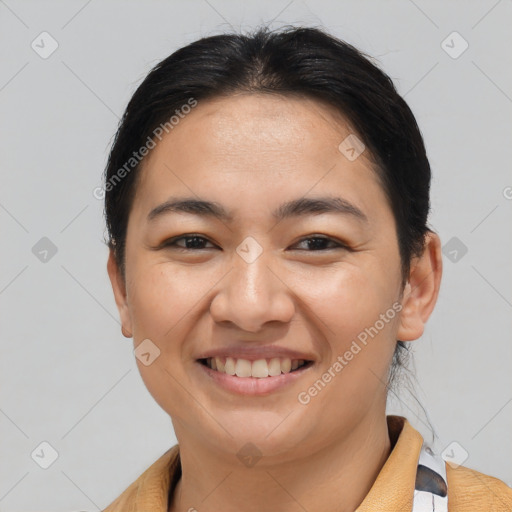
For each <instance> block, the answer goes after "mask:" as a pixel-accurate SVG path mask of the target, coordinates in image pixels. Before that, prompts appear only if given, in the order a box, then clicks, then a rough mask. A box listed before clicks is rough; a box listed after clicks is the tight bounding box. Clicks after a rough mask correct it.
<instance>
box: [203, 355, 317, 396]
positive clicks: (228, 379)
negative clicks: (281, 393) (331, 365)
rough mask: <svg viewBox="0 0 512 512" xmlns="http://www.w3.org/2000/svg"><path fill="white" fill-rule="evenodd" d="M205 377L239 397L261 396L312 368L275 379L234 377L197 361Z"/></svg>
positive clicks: (279, 387)
mask: <svg viewBox="0 0 512 512" xmlns="http://www.w3.org/2000/svg"><path fill="white" fill-rule="evenodd" d="M197 364H198V365H199V366H200V367H201V369H202V370H203V372H204V373H205V374H206V376H207V377H209V378H210V379H212V381H213V382H215V384H217V385H219V386H220V387H222V388H224V389H226V390H227V391H231V392H232V393H237V394H239V395H251V396H262V395H268V394H270V393H272V392H274V391H276V390H278V389H282V388H284V387H285V386H289V385H290V384H292V383H293V382H295V381H296V380H297V379H299V378H300V377H302V376H303V375H304V374H305V373H306V372H308V370H309V369H310V368H311V367H312V365H311V364H309V365H307V366H305V367H303V368H299V369H298V370H294V371H292V372H289V373H282V374H281V375H277V376H275V377H262V378H258V377H237V376H236V375H228V374H227V373H222V372H218V371H217V370H212V369H211V368H210V367H208V366H206V365H204V364H202V363H200V362H199V361H197Z"/></svg>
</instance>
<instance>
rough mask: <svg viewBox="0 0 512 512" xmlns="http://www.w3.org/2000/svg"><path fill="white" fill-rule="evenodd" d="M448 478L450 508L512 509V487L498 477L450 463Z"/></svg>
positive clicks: (498, 511)
mask: <svg viewBox="0 0 512 512" xmlns="http://www.w3.org/2000/svg"><path fill="white" fill-rule="evenodd" d="M446 478H447V480H448V506H449V508H450V510H454V511H455V512H457V511H460V512H463V511H466V510H468V511H469V510H485V511H486V512H487V511H488V512H510V511H512V488H510V487H509V486H508V485H506V484H505V482H503V481H501V480H499V479H498V478H494V477H492V476H489V475H485V474H484V473H480V472H479V471H476V470H474V469H470V468H467V467H464V466H458V467H456V468H454V467H452V466H451V465H450V464H448V463H447V464H446Z"/></svg>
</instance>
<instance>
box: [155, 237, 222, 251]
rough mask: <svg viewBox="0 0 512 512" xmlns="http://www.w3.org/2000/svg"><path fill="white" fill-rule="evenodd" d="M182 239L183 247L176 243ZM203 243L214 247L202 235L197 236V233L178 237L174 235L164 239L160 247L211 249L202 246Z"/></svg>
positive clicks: (185, 249)
mask: <svg viewBox="0 0 512 512" xmlns="http://www.w3.org/2000/svg"><path fill="white" fill-rule="evenodd" d="M182 240H183V241H184V245H185V247H183V245H179V244H178V242H180V241H182ZM205 243H207V244H211V245H212V247H215V246H214V245H213V244H212V243H211V242H210V241H209V240H207V239H206V238H204V237H202V236H199V235H194V234H190V235H183V236H179V237H176V238H171V239H169V240H166V241H165V242H163V244H162V245H161V247H171V248H177V249H181V250H184V251H189V250H192V251H193V250H201V249H211V247H204V244H205Z"/></svg>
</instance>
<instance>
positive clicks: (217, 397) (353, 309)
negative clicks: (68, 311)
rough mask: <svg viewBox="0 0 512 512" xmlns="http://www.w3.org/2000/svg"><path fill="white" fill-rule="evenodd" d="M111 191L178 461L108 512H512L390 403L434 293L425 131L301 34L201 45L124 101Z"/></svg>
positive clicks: (353, 54)
mask: <svg viewBox="0 0 512 512" xmlns="http://www.w3.org/2000/svg"><path fill="white" fill-rule="evenodd" d="M105 179H106V183H105V191H106V196H105V214H106V221H107V228H108V233H109V240H108V244H109V247H110V255H109V259H108V272H109V276H110V279H111V283H112V287H113V291H114V295H115V299H116V304H117V306H118V309H119V313H120V316H121V320H122V332H123V334H124V335H125V336H126V337H133V339H134V346H135V355H136V357H137V364H138V367H139V370H140V373H141V375H142V378H143V380H144V383H145V384H146V386H147V388H148V390H149V392H150V393H151V394H152V396H153V397H154V398H155V400H156V401H157V403H158V404H159V405H160V406H161V407H162V408H163V409H164V410H165V411H166V412H167V413H168V414H169V415H170V417H171V419H172V422H173V426H174V430H175V433H176V437H177V439H178V445H176V446H174V447H173V448H171V449H170V450H168V451H167V452H166V453H164V454H163V455H162V456H161V457H160V459H159V460H157V461H156V462H155V463H154V464H153V465H152V466H151V467H150V468H148V470H147V471H145V472H144V474H143V475H141V477H140V478H139V479H137V481H136V482H134V483H133V484H132V485H130V486H129V487H128V488H127V489H126V490H125V491H124V492H123V493H122V495H121V496H119V497H118V498H117V499H116V500H115V501H114V502H113V503H112V504H111V505H110V506H109V507H108V508H107V509H106V510H107V511H108V512H113V511H126V510H134V511H135V510H137V511H143V510H144V511H149V510H151V511H162V512H163V511H169V512H183V511H194V510H197V511H199V512H209V511H215V512H217V511H219V510H223V511H232V510H237V511H240V510H242V511H260V510H279V511H295V510H307V511H309V512H314V511H320V510H321V511H323V512H331V511H332V512H334V511H336V512H342V511H354V510H358V511H360V512H361V511H379V510H382V511H384V510H386V511H391V510H392V511H394V512H396V511H410V510H414V512H418V511H423V510H436V511H442V510H448V509H449V510H450V511H462V510H512V490H511V489H510V488H508V487H507V486H506V485H505V484H504V483H503V482H501V481H500V480H498V479H495V478H493V477H490V476H487V475H483V474H481V473H478V472H477V471H474V470H471V469H467V468H464V467H462V466H459V467H456V465H453V466H452V465H448V464H446V465H445V463H444V462H443V460H442V459H441V458H440V456H438V455H434V454H433V453H432V452H431V450H430V449H429V448H428V446H426V445H425V444H424V443H423V439H422V437H421V435H420V434H419V433H418V432H417V431H416V430H415V429H414V428H413V427H412V426H411V425H410V424H409V422H408V421H407V419H406V418H404V417H401V416H392V415H389V416H386V394H387V389H388V385H390V384H391V383H392V382H393V377H394V376H395V375H396V374H397V371H398V370H399V368H400V365H401V362H402V359H403V355H404V354H406V352H407V345H406V343H407V342H410V341H413V340H416V339H418V338H419V337H420V336H421V335H422V333H423V329H424V325H425V323H426V321H427V319H428V317H429V316H430V314H431V312H432V310H433V308H434V305H435V303H436V299H437V296H438V292H439V286H440V281H441V273H442V265H441V250H440V240H439V237H438V236H437V234H436V233H434V232H433V231H432V230H431V229H429V228H428V227H427V217H428V212H429V187H430V167H429V162H428V159H427V157H426V154H425V147H424V144H423V140H422V136H421V134H420V131H419V129H418V126H417V124H416V121H415V118H414V116H413V114H412V113H411V111H410V109H409V108H408V106H407V105H406V103H405V102H404V100H403V99H402V98H401V97H400V96H399V95H398V94H397V92H396V90H395V88H394V86H393V84H392V82H391V80H390V78H389V77H388V76H387V75H385V74H384V73H383V72H382V71H381V70H379V69H378V68H377V67H376V66H375V65H374V64H372V63H371V62H370V60H369V59H368V58H367V57H366V56H365V55H364V54H362V53H361V52H359V51H358V50H356V49H355V48H353V47H352V46H350V45H348V44H346V43H344V42H342V41H340V40H337V39H335V38H333V37H331V36H329V35H327V34H326V33H324V32H322V31H320V30H317V29H309V28H288V29H284V30H281V31H277V32H271V31H269V30H268V29H265V28H263V29H260V30H258V31H256V32H255V33H254V34H252V35H251V36H242V35H221V36H215V37H209V38H204V39H201V40H199V41H196V42H194V43H192V44H190V45H188V46H186V47H184V48H181V49H180V50H178V51H176V52H175V53H174V54H172V55H171V56H169V57H168V58H166V59H165V60H164V61H162V62H161V63H159V64H158V65H157V66H156V67H155V68H154V69H153V70H152V71H151V72H150V74H149V75H148V76H147V78H146V79H145V80H144V82H143V83H142V84H141V85H140V87H139V88H138V90H137V91H136V92H135V94H134V96H133V98H132V99H131V101H130V103H129V105H128V107H127V109H126V112H125V114H124V117H123V119H122V122H121V125H120V127H119V130H118V133H117V136H116V139H115V142H114V145H113V147H112V150H111V153H110V157H109V162H108V166H107V169H106V176H105Z"/></svg>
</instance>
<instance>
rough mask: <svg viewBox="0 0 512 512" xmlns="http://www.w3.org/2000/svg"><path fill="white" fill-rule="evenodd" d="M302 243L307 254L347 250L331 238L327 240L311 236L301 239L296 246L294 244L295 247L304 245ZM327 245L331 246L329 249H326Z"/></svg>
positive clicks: (324, 237)
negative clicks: (330, 250)
mask: <svg viewBox="0 0 512 512" xmlns="http://www.w3.org/2000/svg"><path fill="white" fill-rule="evenodd" d="M304 242H306V247H307V249H306V250H307V252H313V251H325V250H329V249H348V247H347V246H346V245H345V244H343V243H342V242H339V241H338V240H334V239H333V238H329V237H326V236H312V237H308V238H303V239H302V240H301V241H300V242H299V243H298V244H296V246H297V245H300V244H304ZM329 244H330V245H331V247H326V246H327V245H329ZM308 249H309V250H308ZM311 249H312V250H311ZM299 250H304V249H299Z"/></svg>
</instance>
